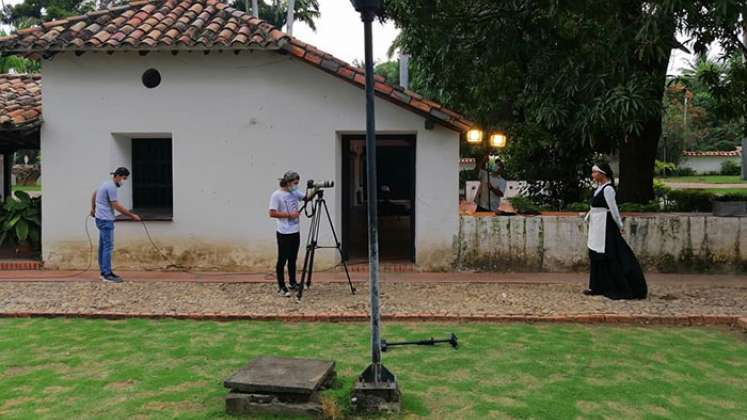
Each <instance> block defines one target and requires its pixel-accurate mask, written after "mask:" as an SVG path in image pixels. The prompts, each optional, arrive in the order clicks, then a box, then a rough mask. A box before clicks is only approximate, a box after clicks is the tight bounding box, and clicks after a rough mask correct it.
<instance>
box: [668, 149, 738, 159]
mask: <svg viewBox="0 0 747 420" xmlns="http://www.w3.org/2000/svg"><path fill="white" fill-rule="evenodd" d="M682 155H683V156H686V157H741V156H742V148H741V147H737V150H731V151H728V152H719V151H716V152H688V151H685V152H682Z"/></svg>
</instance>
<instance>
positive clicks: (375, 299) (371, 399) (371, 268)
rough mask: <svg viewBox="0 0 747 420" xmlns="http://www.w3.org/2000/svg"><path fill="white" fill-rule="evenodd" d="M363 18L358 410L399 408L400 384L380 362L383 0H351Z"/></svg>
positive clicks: (355, 399)
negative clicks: (377, 75) (377, 71)
mask: <svg viewBox="0 0 747 420" xmlns="http://www.w3.org/2000/svg"><path fill="white" fill-rule="evenodd" d="M351 2H352V3H353V7H355V10H356V11H358V12H359V13H360V14H361V20H362V21H363V32H364V44H365V61H366V175H367V189H368V290H369V303H370V306H371V364H370V365H369V366H368V367H367V368H366V370H364V371H363V373H362V374H361V375H360V376H359V377H358V380H357V381H356V383H355V385H354V386H353V393H352V402H353V405H354V406H355V407H356V408H357V409H359V410H368V411H381V410H398V409H399V387H398V386H397V381H396V378H395V377H394V375H393V374H392V373H391V372H389V370H387V369H386V368H385V367H384V365H383V364H382V363H381V335H380V321H381V314H380V307H379V232H378V203H379V201H378V198H377V195H378V194H377V188H378V183H377V180H376V119H375V116H374V69H373V28H372V23H373V20H374V18H375V17H376V16H377V15H380V14H381V12H382V10H383V8H384V2H383V0H351Z"/></svg>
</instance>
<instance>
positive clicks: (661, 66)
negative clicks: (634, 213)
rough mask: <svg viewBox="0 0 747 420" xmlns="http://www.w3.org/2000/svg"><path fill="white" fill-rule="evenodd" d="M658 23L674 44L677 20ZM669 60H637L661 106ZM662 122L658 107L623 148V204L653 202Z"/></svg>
mask: <svg viewBox="0 0 747 420" xmlns="http://www.w3.org/2000/svg"><path fill="white" fill-rule="evenodd" d="M640 10H643V9H640ZM657 20H658V23H659V25H658V27H659V28H661V31H662V32H661V35H662V36H661V38H660V39H663V40H670V42H668V43H667V44H668V45H674V41H675V30H676V26H675V21H674V17H673V16H670V15H667V14H666V13H665V12H664V13H662V14H661V15H660V16H658V19H657ZM665 42H666V41H665ZM670 50H671V48H670ZM669 58H670V56H669V55H666V56H661V57H650V58H649V59H648V60H638V59H636V60H635V61H634V62H635V68H636V73H638V74H645V75H649V77H650V78H649V79H648V80H649V83H650V92H651V100H652V101H655V102H656V103H658V104H662V103H663V100H664V93H665V91H666V82H667V69H668V68H669ZM661 123H662V114H661V108H659V110H658V111H657V112H655V113H653V114H652V115H651V116H649V118H648V119H647V120H646V121H644V122H643V128H642V130H641V132H640V133H638V134H630V135H628V136H627V137H626V138H625V139H624V141H623V142H622V144H621V145H620V187H619V191H620V201H622V202H628V203H641V204H645V203H648V202H650V201H652V200H653V199H654V167H655V163H656V152H657V149H658V146H659V140H660V139H661V134H662V127H661Z"/></svg>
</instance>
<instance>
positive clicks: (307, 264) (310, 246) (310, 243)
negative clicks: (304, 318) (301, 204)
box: [296, 204, 316, 300]
mask: <svg viewBox="0 0 747 420" xmlns="http://www.w3.org/2000/svg"><path fill="white" fill-rule="evenodd" d="M315 211H316V205H315V204H314V205H312V212H313V213H312V217H311V224H310V225H309V236H308V237H307V238H306V253H305V254H304V257H303V269H301V281H300V282H299V283H297V285H296V287H298V292H297V293H296V297H297V298H298V300H301V298H303V288H304V285H305V284H306V276H307V275H309V273H310V272H311V270H312V263H311V261H313V256H314V252H315V251H316V246H315V245H314V244H315V239H314V230H315V227H314V225H315V223H314V221H315V219H316V216H315V214H316V212H315Z"/></svg>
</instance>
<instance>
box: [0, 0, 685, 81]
mask: <svg viewBox="0 0 747 420" xmlns="http://www.w3.org/2000/svg"><path fill="white" fill-rule="evenodd" d="M21 1H22V0H4V2H5V4H16V3H20V2H21ZM260 1H262V0H260ZM319 4H320V8H321V10H320V12H321V18H320V19H318V20H317V23H316V26H317V31H316V32H314V31H312V30H311V29H310V28H309V27H308V26H306V25H305V24H303V23H296V24H295V25H294V28H293V29H294V32H295V34H294V35H295V36H296V37H297V38H299V39H301V40H302V41H304V42H307V43H309V44H312V45H314V46H316V47H317V48H319V49H320V50H322V51H325V52H328V53H330V54H332V55H334V56H336V57H338V58H341V59H343V60H345V61H347V62H352V61H353V60H360V61H363V24H362V23H361V21H360V16H359V15H358V13H356V11H355V9H353V6H352V4H351V3H350V0H319ZM396 36H397V29H396V28H395V27H394V24H393V23H391V22H387V23H386V24H384V25H381V24H379V23H375V24H374V59H375V60H376V61H386V60H387V56H386V52H387V50H388V49H389V46H390V45H391V44H392V41H393V40H394V38H395V37H396ZM690 59H691V56H690V55H688V54H685V53H683V52H680V51H674V52H673V56H672V60H671V62H670V64H669V72H668V73H669V74H677V73H680V71H681V69H682V68H683V67H685V66H686V65H687V61H688V60H690Z"/></svg>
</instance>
